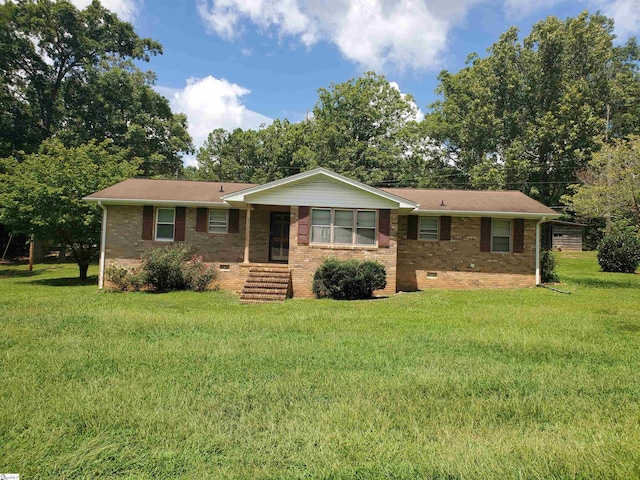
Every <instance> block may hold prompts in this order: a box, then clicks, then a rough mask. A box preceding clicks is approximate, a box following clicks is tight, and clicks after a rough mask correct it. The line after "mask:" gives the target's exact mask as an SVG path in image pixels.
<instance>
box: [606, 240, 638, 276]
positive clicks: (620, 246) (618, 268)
mask: <svg viewBox="0 0 640 480" xmlns="http://www.w3.org/2000/svg"><path fill="white" fill-rule="evenodd" d="M598 263H599V264H600V268H602V271H603V272H620V273H634V272H635V271H636V269H637V268H638V265H640V240H639V239H638V235H637V234H636V233H634V232H632V231H629V230H627V231H622V232H620V233H616V234H613V235H609V236H606V237H604V239H602V242H600V245H599V246H598Z"/></svg>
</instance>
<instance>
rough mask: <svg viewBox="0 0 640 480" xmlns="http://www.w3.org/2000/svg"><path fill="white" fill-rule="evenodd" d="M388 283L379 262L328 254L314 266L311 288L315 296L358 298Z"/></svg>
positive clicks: (369, 295)
mask: <svg viewBox="0 0 640 480" xmlns="http://www.w3.org/2000/svg"><path fill="white" fill-rule="evenodd" d="M386 286H387V272H386V271H385V268H384V265H382V264H381V263H378V262H371V261H369V262H361V261H359V260H343V261H342V260H337V259H335V258H329V259H327V260H325V261H324V262H323V263H322V264H321V265H320V266H319V267H318V269H317V270H316V273H315V274H314V276H313V285H312V290H313V293H314V295H315V296H316V297H317V298H325V297H326V298H332V299H334V300H359V299H365V298H371V297H372V296H373V291H374V290H379V289H382V288H384V287H386Z"/></svg>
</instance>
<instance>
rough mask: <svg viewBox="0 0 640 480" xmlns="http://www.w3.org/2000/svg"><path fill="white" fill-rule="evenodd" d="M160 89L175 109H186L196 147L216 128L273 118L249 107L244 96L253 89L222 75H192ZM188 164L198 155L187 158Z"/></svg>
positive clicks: (245, 125)
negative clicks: (176, 85) (182, 84)
mask: <svg viewBox="0 0 640 480" xmlns="http://www.w3.org/2000/svg"><path fill="white" fill-rule="evenodd" d="M156 90H157V91H158V92H159V93H161V94H162V95H164V96H165V97H167V98H168V99H169V102H170V103H171V109H172V110H173V111H174V112H179V113H186V114H187V118H188V120H189V133H190V134H191V136H192V137H193V143H194V145H195V146H196V148H199V147H200V146H202V144H203V143H204V141H205V140H206V139H207V135H208V134H209V133H210V132H211V131H212V130H214V129H216V128H224V129H226V130H229V131H231V130H234V129H236V128H242V129H247V128H253V129H256V128H259V127H260V125H262V124H269V123H271V121H272V119H271V118H269V117H267V116H265V115H262V114H260V113H258V112H254V111H252V110H249V109H248V108H247V107H246V106H245V105H244V104H243V102H242V97H244V96H245V95H248V94H249V93H250V92H251V91H250V90H248V89H246V88H244V87H241V86H240V85H237V84H235V83H231V82H229V81H227V80H225V79H218V78H215V77H212V76H211V75H209V76H207V77H205V78H189V79H187V85H186V86H185V87H184V88H181V89H177V88H166V87H157V88H156ZM186 161H187V164H194V163H195V159H193V158H187V159H186Z"/></svg>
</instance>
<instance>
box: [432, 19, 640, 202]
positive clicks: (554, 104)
mask: <svg viewBox="0 0 640 480" xmlns="http://www.w3.org/2000/svg"><path fill="white" fill-rule="evenodd" d="M614 39H615V36H614V35H613V21H612V20H610V19H608V18H606V17H604V16H602V15H599V14H595V15H590V14H588V13H587V12H584V13H582V14H581V15H579V16H578V17H576V18H569V19H567V20H566V21H561V20H559V19H557V18H554V17H549V18H547V19H546V20H544V21H542V22H539V23H537V24H536V25H534V27H533V29H532V31H531V33H530V34H529V35H528V36H527V37H525V38H524V40H523V41H520V40H519V38H518V30H517V29H516V28H511V29H509V30H508V31H507V32H505V33H504V34H503V35H502V36H501V37H500V39H499V40H498V42H496V43H495V44H494V45H493V46H492V47H491V48H489V50H488V55H487V56H486V57H484V58H480V57H478V56H477V55H475V54H474V55H471V56H470V57H469V59H468V66H467V67H465V68H464V69H462V70H461V71H460V72H458V73H455V74H452V73H449V72H447V71H444V72H442V73H441V74H440V76H439V80H440V85H439V87H438V92H439V93H440V94H441V95H442V97H443V98H442V100H439V101H437V102H435V103H434V104H433V105H432V106H431V107H432V111H431V113H430V114H429V115H428V117H427V119H426V123H427V125H428V133H429V136H430V137H432V138H434V139H437V140H439V141H440V142H442V144H443V145H444V146H445V147H446V149H447V150H448V151H449V152H450V153H451V155H452V157H453V158H454V159H455V163H456V165H457V166H458V167H459V168H460V170H462V171H464V172H465V174H466V176H467V182H466V183H467V185H469V186H472V187H482V188H487V187H490V188H513V189H519V190H522V191H524V192H525V193H527V194H529V195H532V196H533V197H535V198H537V199H539V200H541V201H543V202H544V203H546V204H548V205H557V204H558V202H559V200H560V197H561V196H562V195H563V194H564V193H565V192H566V188H567V186H568V184H570V183H572V182H575V181H576V179H577V177H576V172H577V171H578V170H579V169H581V168H582V167H584V166H585V165H586V163H587V162H588V160H589V159H590V158H591V155H592V154H593V152H595V151H597V150H598V149H599V148H600V143H599V140H600V139H602V138H604V137H605V135H608V136H609V138H614V137H621V136H625V135H628V134H629V133H633V132H639V131H640V116H638V113H640V112H638V108H640V75H639V74H638V61H639V60H640V51H639V49H638V47H637V44H636V42H635V39H633V38H632V39H630V40H629V41H628V42H627V43H626V44H625V45H622V46H614V44H613V42H614ZM607 111H609V116H608V115H607ZM608 118H609V123H608V124H607V119H608Z"/></svg>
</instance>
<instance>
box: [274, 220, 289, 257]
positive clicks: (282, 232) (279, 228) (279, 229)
mask: <svg viewBox="0 0 640 480" xmlns="http://www.w3.org/2000/svg"><path fill="white" fill-rule="evenodd" d="M288 260H289V212H271V227H270V230H269V261H271V262H287V261H288Z"/></svg>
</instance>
